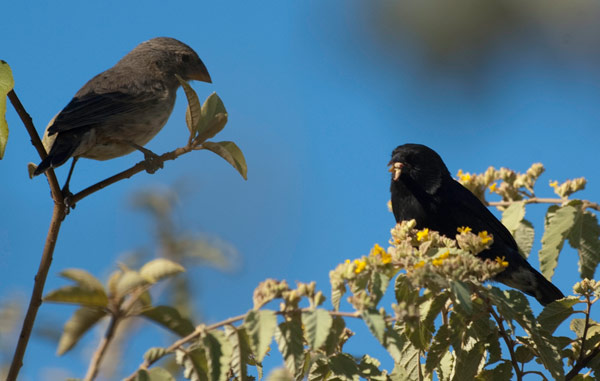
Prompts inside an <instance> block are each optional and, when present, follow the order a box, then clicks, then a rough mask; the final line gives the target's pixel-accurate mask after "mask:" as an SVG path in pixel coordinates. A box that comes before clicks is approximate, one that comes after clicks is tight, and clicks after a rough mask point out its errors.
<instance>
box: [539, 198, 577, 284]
mask: <svg viewBox="0 0 600 381" xmlns="http://www.w3.org/2000/svg"><path fill="white" fill-rule="evenodd" d="M580 213H581V208H576V207H574V206H572V205H569V204H567V205H564V206H561V207H558V206H556V205H552V206H550V207H549V208H548V212H547V213H546V218H545V223H544V235H543V236H542V248H541V249H540V251H539V254H538V255H539V258H540V270H541V271H542V274H544V276H545V277H546V278H547V279H552V275H554V269H555V268H556V265H557V263H558V254H559V253H560V251H561V250H562V247H563V245H564V243H565V239H566V238H567V236H568V235H569V232H570V231H571V229H572V228H573V225H574V224H575V222H576V220H577V218H578V217H579V214H580Z"/></svg>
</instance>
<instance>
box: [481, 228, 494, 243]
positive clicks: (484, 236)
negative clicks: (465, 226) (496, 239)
mask: <svg viewBox="0 0 600 381" xmlns="http://www.w3.org/2000/svg"><path fill="white" fill-rule="evenodd" d="M477 236H478V237H479V238H481V243H483V244H486V243H488V242H490V240H491V239H492V237H490V236H489V235H488V232H487V231H485V230H484V231H482V232H479V234H477Z"/></svg>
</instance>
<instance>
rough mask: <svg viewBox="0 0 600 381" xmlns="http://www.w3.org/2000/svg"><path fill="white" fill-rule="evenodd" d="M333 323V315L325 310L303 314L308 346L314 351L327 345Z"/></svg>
mask: <svg viewBox="0 0 600 381" xmlns="http://www.w3.org/2000/svg"><path fill="white" fill-rule="evenodd" d="M332 323H333V319H332V318H331V315H330V314H329V312H327V311H325V310H324V309H320V308H319V309H316V310H314V311H308V312H304V313H303V314H302V324H304V332H305V333H306V339H307V341H308V345H310V347H311V348H312V349H319V348H321V346H322V345H323V344H324V343H325V340H327V335H329V331H330V329H331V324H332Z"/></svg>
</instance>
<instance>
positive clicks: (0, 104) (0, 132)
mask: <svg viewBox="0 0 600 381" xmlns="http://www.w3.org/2000/svg"><path fill="white" fill-rule="evenodd" d="M14 86H15V80H14V79H13V75H12V70H11V69H10V66H9V65H8V64H7V63H6V62H4V61H2V60H0V160H2V158H3V157H4V150H5V149H6V143H7V141H8V123H6V95H7V94H8V93H9V92H10V91H11V90H12V89H13V87H14Z"/></svg>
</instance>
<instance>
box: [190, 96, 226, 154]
mask: <svg viewBox="0 0 600 381" xmlns="http://www.w3.org/2000/svg"><path fill="white" fill-rule="evenodd" d="M226 124H227V110H226V109H225V105H224V104H223V101H222V100H221V98H219V96H218V95H217V93H212V94H211V95H209V96H208V98H206V100H205V101H204V104H203V105H202V117H201V118H200V121H199V123H198V134H197V136H196V141H197V142H199V143H204V142H205V141H206V140H207V139H210V138H212V137H213V136H215V135H216V134H218V133H219V132H220V131H221V130H222V129H223V128H224V127H225V125H226Z"/></svg>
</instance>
